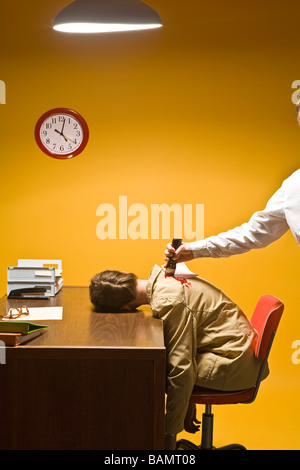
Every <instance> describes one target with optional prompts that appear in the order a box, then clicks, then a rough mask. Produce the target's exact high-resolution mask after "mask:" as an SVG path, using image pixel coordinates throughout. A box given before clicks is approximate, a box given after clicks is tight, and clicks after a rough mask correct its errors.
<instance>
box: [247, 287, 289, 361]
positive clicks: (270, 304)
mask: <svg viewBox="0 0 300 470" xmlns="http://www.w3.org/2000/svg"><path fill="white" fill-rule="evenodd" d="M283 310H284V304H283V303H282V301H281V300H279V299H277V298H276V297H273V296H271V295H264V296H262V297H261V298H260V299H259V301H258V303H257V305H256V308H255V310H254V312H253V315H252V318H251V324H252V326H253V328H255V330H256V331H257V333H258V339H257V343H256V346H255V356H256V357H258V358H259V359H261V360H262V361H264V360H266V359H267V356H268V355H269V352H270V348H271V345H272V342H273V339H274V336H275V333H276V331H277V328H278V325H279V322H280V319H281V316H282V313H283Z"/></svg>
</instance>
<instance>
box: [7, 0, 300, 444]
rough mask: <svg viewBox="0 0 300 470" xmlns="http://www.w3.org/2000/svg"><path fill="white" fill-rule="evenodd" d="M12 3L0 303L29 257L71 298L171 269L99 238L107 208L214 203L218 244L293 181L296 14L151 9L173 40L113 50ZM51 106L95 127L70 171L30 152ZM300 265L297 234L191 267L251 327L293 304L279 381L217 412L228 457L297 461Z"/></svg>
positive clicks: (116, 40)
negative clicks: (107, 276)
mask: <svg viewBox="0 0 300 470" xmlns="http://www.w3.org/2000/svg"><path fill="white" fill-rule="evenodd" d="M17 3H18V5H17V6H16V2H11V1H9V0H3V1H2V2H1V4H2V5H1V15H0V35H1V36H0V39H1V48H0V63H1V67H0V79H1V80H3V81H5V84H6V104H5V105H0V123H1V128H0V136H1V137H0V142H1V171H0V191H1V206H0V220H1V235H0V237H1V238H0V250H1V256H0V260H1V262H0V294H1V295H3V294H5V292H6V269H7V266H11V265H15V264H16V262H17V259H18V258H60V259H62V260H63V274H64V276H63V277H64V280H65V281H64V282H65V285H87V284H88V283H89V280H90V278H91V276H92V275H93V274H94V273H95V272H97V271H99V270H102V269H106V268H112V269H115V268H116V269H120V268H121V269H125V270H132V271H134V272H136V273H137V274H138V276H140V277H146V276H147V275H148V273H149V270H150V269H151V267H152V265H153V264H154V263H157V264H161V263H163V258H164V256H163V251H164V248H165V245H166V243H167V241H168V240H161V239H160V240H151V239H148V240H147V239H146V240H131V239H128V240H118V239H116V240H102V241H101V240H99V239H98V238H97V236H96V226H97V222H98V219H99V218H97V217H96V209H97V207H98V206H99V205H100V204H103V203H110V204H113V205H114V206H115V207H117V205H118V197H119V195H125V196H127V197H128V204H129V205H130V204H133V203H141V204H144V205H145V206H146V207H147V208H148V209H150V206H151V204H155V203H166V204H169V205H171V204H173V203H179V204H181V205H182V206H183V205H184V204H193V205H195V204H204V208H205V227H204V228H205V236H208V235H213V234H217V233H218V232H220V231H223V230H226V229H229V228H232V227H233V226H235V225H238V224H240V223H242V222H245V221H246V220H248V218H249V217H250V216H251V215H252V213H253V212H254V211H255V210H258V209H261V208H263V207H264V205H265V203H266V201H267V200H268V199H269V197H270V196H271V195H272V194H273V192H274V191H275V190H276V189H277V188H278V187H279V186H280V184H281V182H282V181H283V179H285V178H286V177H287V176H288V175H289V174H291V173H292V172H293V171H295V170H296V169H298V167H299V145H300V130H299V128H298V127H297V124H296V113H295V107H294V105H293V104H292V101H291V96H292V92H293V90H292V88H291V86H292V83H293V81H294V80H296V79H299V78H300V77H299V69H298V62H299V61H298V55H299V51H298V41H299V40H298V18H299V14H300V6H299V2H297V0H290V1H288V2H272V3H270V2H261V1H258V0H257V1H255V2H253V1H251V2H250V1H248V0H247V1H243V2H234V1H232V0H231V1H229V2H222V1H221V0H217V1H216V2H199V1H196V0H186V1H185V2H182V1H179V0H172V1H166V0H149V1H148V4H149V5H151V6H152V7H153V8H155V9H156V11H158V12H159V13H160V15H161V17H162V19H163V21H164V23H165V27H164V28H162V29H160V30H156V31H149V32H140V33H138V32H135V33H123V34H122V33H120V34H115V35H112V34H111V35H110V34H107V35H105V36H101V35H98V36H72V35H71V36H70V35H64V34H62V33H57V32H54V31H52V30H51V23H52V20H53V18H54V17H55V15H56V13H57V12H58V11H60V10H61V9H62V8H63V7H64V6H65V5H66V4H68V3H69V1H67V0H51V1H49V2H45V1H43V2H41V1H40V0H28V1H26V2H21V1H19V2H17ZM55 107H69V108H72V109H75V110H76V111H78V112H79V113H81V114H82V115H83V116H84V118H85V119H86V121H87V123H88V126H89V130H90V140H89V143H88V146H87V147H86V149H85V151H84V153H82V154H81V155H80V156H78V157H76V158H74V159H73V160H68V161H60V160H55V159H53V158H49V157H47V156H46V155H45V154H43V153H42V152H41V151H40V150H39V148H38V147H37V145H36V143H35V140H34V134H33V133H34V127H35V123H36V121H37V120H38V118H39V117H40V116H41V115H42V114H43V113H44V112H45V111H47V110H49V109H52V108H55ZM299 261H300V249H299V247H298V245H297V244H296V242H295V240H294V239H293V237H292V235H291V233H287V234H286V235H285V236H284V237H283V238H282V239H281V240H279V241H277V242H276V243H274V244H273V245H271V246H269V247H267V248H265V249H263V250H259V251H253V252H251V253H248V254H244V255H241V256H236V257H232V258H229V259H221V260H210V259H207V260H196V261H194V262H193V263H192V264H190V268H191V269H193V270H194V271H196V272H197V273H198V274H199V275H200V276H202V277H205V278H206V279H208V280H209V281H211V282H213V283H215V284H216V285H218V286H219V287H221V288H222V289H223V290H224V291H225V292H226V293H227V294H228V295H229V296H231V297H232V298H233V299H234V300H235V301H236V302H237V303H239V304H240V306H241V307H242V308H243V309H244V311H245V312H246V313H247V315H249V316H250V315H251V312H252V310H253V308H254V306H255V304H256V301H257V300H258V298H259V297H260V296H261V295H263V294H267V293H268V294H273V295H275V296H278V297H280V298H282V299H283V301H284V302H285V305H286V310H285V314H284V318H283V321H282V324H281V325H280V330H279V332H278V336H277V338H276V342H275V343H274V347H273V351H272V357H271V370H272V374H271V376H270V378H269V379H268V381H267V382H266V384H264V385H263V387H262V391H261V394H260V396H259V397H258V399H257V402H256V403H254V404H253V405H247V406H245V405H243V406H241V407H228V408H226V407H224V408H223V409H218V410H216V415H217V421H218V423H219V424H217V428H216V433H217V435H216V440H217V442H216V443H217V444H224V443H226V442H227V440H228V438H230V437H231V435H232V438H233V439H234V440H240V441H242V442H243V443H245V444H246V445H248V447H250V448H262V449H264V448H271V449H272V448H274V449H280V448H284V449H288V448H292V449H299V448H300V437H299V432H298V427H297V423H298V422H299V418H300V408H299V400H298V396H299V392H300V384H299V374H300V364H299V365H295V364H293V363H292V360H291V357H292V352H293V350H292V343H293V341H295V340H298V339H300V332H299V321H300V320H299V318H300V317H299V315H300V300H299V295H298V294H299ZM231 413H232V417H231V418H230V422H231V424H232V426H229V424H228V421H227V418H228V416H229V414H231ZM221 423H223V424H221ZM257 423H259V430H257ZM218 426H219V427H218ZM222 426H223V427H224V429H223V428H222ZM224 430H225V431H226V432H225V435H223V431H224ZM189 437H190V436H189ZM192 439H194V440H195V441H197V436H196V437H193V438H192ZM229 440H230V439H229Z"/></svg>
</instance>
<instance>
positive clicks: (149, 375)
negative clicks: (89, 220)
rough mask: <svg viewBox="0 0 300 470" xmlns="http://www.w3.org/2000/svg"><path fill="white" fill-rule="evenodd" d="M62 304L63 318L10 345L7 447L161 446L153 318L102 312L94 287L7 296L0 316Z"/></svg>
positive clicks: (3, 399)
mask: <svg viewBox="0 0 300 470" xmlns="http://www.w3.org/2000/svg"><path fill="white" fill-rule="evenodd" d="M24 304H25V305H27V306H28V307H34V306H63V320H62V321H59V320H58V321H47V322H46V321H39V322H36V323H40V324H47V325H49V328H48V331H47V332H46V333H45V334H44V335H42V336H40V337H38V338H35V339H34V340H32V341H30V342H28V343H25V344H23V345H20V346H18V347H8V348H6V349H5V352H6V363H5V364H0V449H109V450H114V449H116V450H124V449H131V450H138V449H162V448H163V441H164V393H165V348H164V341H163V331H162V323H161V321H160V320H157V319H154V318H152V316H151V315H150V313H148V314H147V313H143V312H136V313H125V314H99V313H98V314H97V313H94V312H93V311H92V305H91V303H90V300H89V294H88V288H87V287H63V289H62V290H61V292H59V293H58V294H57V295H56V297H53V298H51V299H50V300H26V301H23V300H10V299H7V298H6V296H5V297H2V298H1V299H0V313H1V314H3V312H6V311H7V310H8V309H9V308H10V307H15V306H21V305H24Z"/></svg>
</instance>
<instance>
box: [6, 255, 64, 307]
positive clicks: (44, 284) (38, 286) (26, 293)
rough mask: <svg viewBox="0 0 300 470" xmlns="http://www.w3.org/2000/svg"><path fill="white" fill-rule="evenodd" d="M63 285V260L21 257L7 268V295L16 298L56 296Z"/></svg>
mask: <svg viewBox="0 0 300 470" xmlns="http://www.w3.org/2000/svg"><path fill="white" fill-rule="evenodd" d="M62 286H63V279H62V262H61V260H52V259H50V260H43V259H19V260H18V266H9V267H8V268H7V296H8V297H9V298H14V299H20V298H22V299H24V298H27V299H28V298H35V299H36V298H38V299H40V298H48V297H54V296H55V295H56V294H57V292H59V291H60V289H61V288H62Z"/></svg>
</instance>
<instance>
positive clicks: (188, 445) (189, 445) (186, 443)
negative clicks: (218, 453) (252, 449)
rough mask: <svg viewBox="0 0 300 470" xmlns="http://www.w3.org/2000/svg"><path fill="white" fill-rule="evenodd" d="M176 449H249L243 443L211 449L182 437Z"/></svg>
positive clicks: (212, 448)
mask: <svg viewBox="0 0 300 470" xmlns="http://www.w3.org/2000/svg"><path fill="white" fill-rule="evenodd" d="M176 450H247V449H246V447H244V446H243V445H241V444H229V445H227V446H223V447H218V448H217V447H214V446H213V447H211V448H209V449H207V448H205V449H203V448H202V447H201V445H200V446H197V445H196V444H193V442H190V441H188V440H186V439H180V440H179V441H177V443H176Z"/></svg>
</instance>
